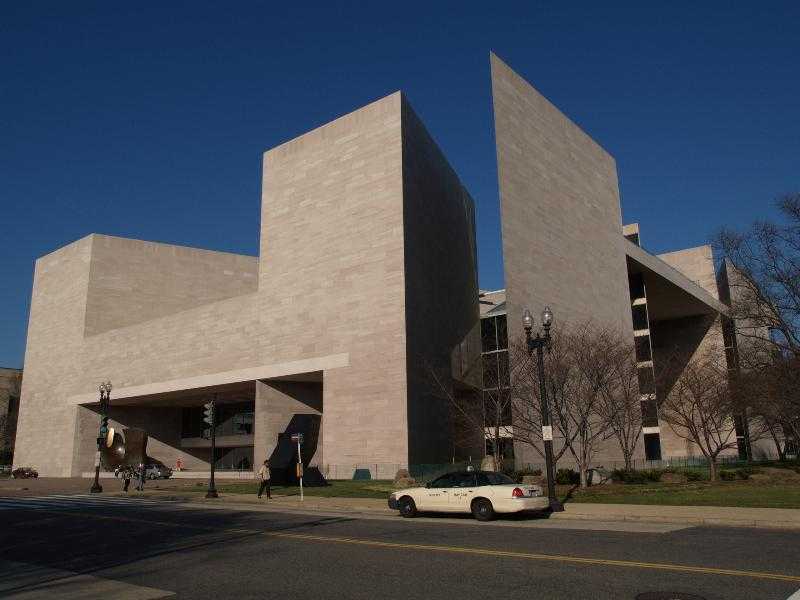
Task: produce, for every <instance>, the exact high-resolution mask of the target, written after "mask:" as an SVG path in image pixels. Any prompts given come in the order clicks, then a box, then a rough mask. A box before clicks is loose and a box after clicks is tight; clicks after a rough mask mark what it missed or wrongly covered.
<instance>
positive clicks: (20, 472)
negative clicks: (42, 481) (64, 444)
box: [11, 467, 39, 479]
mask: <svg viewBox="0 0 800 600" xmlns="http://www.w3.org/2000/svg"><path fill="white" fill-rule="evenodd" d="M11 476H12V477H13V478H14V479H31V478H34V479H35V478H37V477H39V473H38V472H37V471H36V469H34V468H33V467H17V468H16V469H14V470H13V471H11Z"/></svg>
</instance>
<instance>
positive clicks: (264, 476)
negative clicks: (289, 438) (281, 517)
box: [258, 459, 272, 500]
mask: <svg viewBox="0 0 800 600" xmlns="http://www.w3.org/2000/svg"><path fill="white" fill-rule="evenodd" d="M271 477H272V472H271V471H270V470H269V459H267V460H265V461H264V464H263V465H261V468H260V469H259V470H258V478H259V479H260V480H261V483H260V484H259V486H258V497H259V498H261V494H263V493H264V489H266V490H267V498H268V499H269V500H272V494H271V493H270V489H269V480H270V478H271Z"/></svg>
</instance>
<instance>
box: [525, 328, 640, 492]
mask: <svg viewBox="0 0 800 600" xmlns="http://www.w3.org/2000/svg"><path fill="white" fill-rule="evenodd" d="M619 340H620V338H619V336H618V335H615V334H614V333H613V331H612V330H610V329H608V328H604V327H600V326H598V325H597V324H595V323H593V322H586V323H582V324H580V325H577V326H569V325H563V326H561V327H560V328H557V329H554V330H553V332H552V342H551V348H550V352H549V353H546V354H545V386H546V392H547V395H548V401H549V403H550V413H551V423H552V426H553V452H554V460H555V461H558V459H560V458H562V457H563V456H564V455H565V454H566V453H567V452H569V454H570V455H571V456H572V458H573V459H574V460H575V463H576V465H577V467H578V471H579V472H580V481H581V486H583V487H585V486H586V485H587V480H588V471H589V468H590V467H591V464H592V461H593V459H594V457H595V454H596V452H597V447H598V444H599V442H601V441H603V440H605V439H608V437H609V436H610V435H611V433H610V421H609V416H608V414H607V410H608V409H609V408H610V404H609V402H610V397H609V394H610V392H609V390H610V387H611V386H610V383H609V382H610V380H611V378H612V375H611V374H612V373H613V369H612V368H611V365H612V363H613V361H614V360H615V359H616V358H618V357H619V354H618V352H619V348H620V341H619ZM518 347H519V350H518V351H517V354H521V353H524V352H525V350H524V342H520V343H519V346H518ZM524 375H525V376H526V377H527V378H528V380H527V385H525V386H518V388H517V389H518V390H519V391H523V390H524V395H521V396H520V397H519V398H518V399H517V400H516V404H515V412H514V437H515V438H516V439H517V440H520V441H523V442H527V443H528V444H530V445H531V447H532V448H533V449H534V450H535V451H536V452H538V453H539V454H540V456H543V450H542V437H541V436H542V433H541V432H542V427H541V424H542V420H541V409H540V406H541V398H540V392H539V386H538V380H537V379H536V377H537V375H536V371H535V367H534V366H533V365H532V367H531V368H529V369H527V370H526V372H525V373H524ZM622 418H623V417H621V416H620V422H621V420H622ZM639 425H640V424H639ZM634 445H635V442H634ZM631 452H632V451H631Z"/></svg>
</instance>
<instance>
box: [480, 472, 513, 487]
mask: <svg viewBox="0 0 800 600" xmlns="http://www.w3.org/2000/svg"><path fill="white" fill-rule="evenodd" d="M510 483H514V480H513V479H511V478H510V477H509V476H508V475H504V474H503V473H491V472H487V471H484V472H481V473H478V485H508V484H510Z"/></svg>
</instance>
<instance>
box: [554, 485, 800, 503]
mask: <svg viewBox="0 0 800 600" xmlns="http://www.w3.org/2000/svg"><path fill="white" fill-rule="evenodd" d="M568 501H569V502H576V503H580V502H592V503H601V504H661V505H667V506H740V507H749V508H800V485H798V484H789V483H786V484H765V483H756V482H751V481H722V482H717V483H702V482H698V483H685V484H680V483H651V484H643V485H633V484H631V485H618V484H615V485H602V486H596V487H593V488H589V489H586V490H575V491H574V492H573V494H572V497H571V498H570V499H569V500H568Z"/></svg>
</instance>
